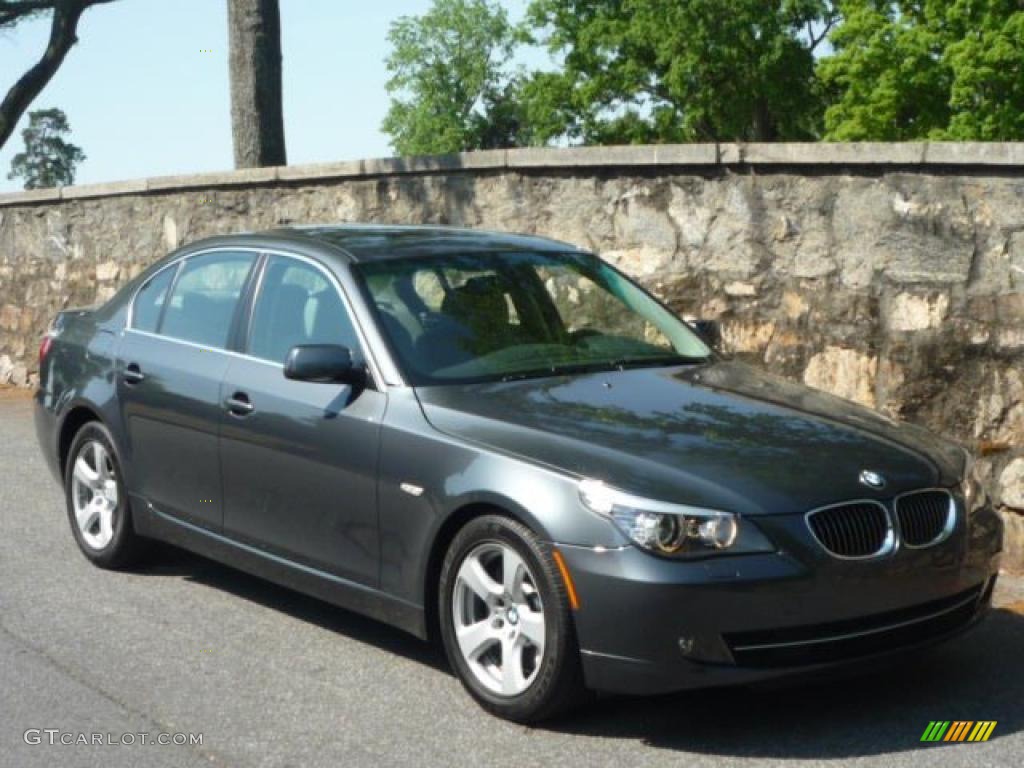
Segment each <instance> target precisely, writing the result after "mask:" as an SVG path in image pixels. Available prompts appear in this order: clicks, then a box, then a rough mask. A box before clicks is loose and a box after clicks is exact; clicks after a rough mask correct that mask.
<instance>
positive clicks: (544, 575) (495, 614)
mask: <svg viewBox="0 0 1024 768" xmlns="http://www.w3.org/2000/svg"><path fill="white" fill-rule="evenodd" d="M438 599H439V611H438V615H439V618H440V624H441V635H442V638H443V641H444V646H445V651H446V653H447V655H448V659H449V661H450V663H451V665H452V668H453V669H454V670H455V671H456V673H457V674H458V676H459V679H460V680H461V681H462V684H463V685H464V686H465V687H466V689H467V690H468V691H469V692H470V693H471V694H472V695H473V697H474V698H475V699H476V700H477V701H479V702H480V703H481V704H482V705H483V706H484V707H485V708H486V709H488V710H490V711H491V712H493V713H494V714H496V715H498V716H500V717H504V718H506V719H509V720H514V721H517V722H522V723H528V722H536V721H539V720H543V719H545V718H548V717H552V716H553V715H556V714H559V713H561V712H564V711H566V710H567V709H569V708H571V707H572V706H573V705H575V704H577V703H578V702H579V701H580V700H581V699H582V698H583V695H584V689H583V684H582V674H581V671H580V660H579V650H578V648H577V645H576V637H575V633H574V628H573V623H572V615H571V613H570V607H569V601H568V597H567V595H566V590H565V585H564V583H563V582H562V579H561V576H560V575H559V573H558V570H557V567H556V565H555V563H554V561H553V560H552V558H551V555H550V554H549V553H548V552H547V551H546V549H545V547H544V545H543V544H542V542H541V541H540V540H539V539H538V538H537V536H536V535H535V534H534V533H533V532H532V531H531V530H530V529H529V528H527V527H526V526H523V525H521V524H519V523H517V522H515V521H514V520H510V519H508V518H505V517H500V516H497V515H486V516H483V517H478V518H475V519H473V520H471V521H470V522H469V523H468V524H467V525H466V526H465V527H464V528H463V529H462V530H461V531H459V533H458V534H457V535H456V537H455V539H454V541H453V542H452V544H451V547H450V548H449V550H448V554H447V556H446V557H445V560H444V564H443V566H442V568H441V579H440V590H439V596H438Z"/></svg>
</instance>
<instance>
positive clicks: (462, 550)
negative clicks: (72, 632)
mask: <svg viewBox="0 0 1024 768" xmlns="http://www.w3.org/2000/svg"><path fill="white" fill-rule="evenodd" d="M713 337H714V334H713V326H712V325H711V324H694V325H690V324H687V323H686V322H683V321H682V320H680V319H679V318H678V317H676V316H675V315H674V314H673V313H672V312H671V311H670V310H669V309H667V308H666V307H665V306H663V305H662V304H661V303H659V302H658V301H657V300H656V299H654V298H653V297H652V296H650V295H649V294H648V293H646V292H645V291H644V290H643V289H642V288H640V287H639V286H638V285H636V284H635V283H633V282H632V281H630V280H629V279H628V278H627V277H625V276H624V275H623V274H621V273H620V272H618V271H617V270H616V269H614V268H613V267H611V266H610V265H608V264H607V263H605V262H603V261H601V260H600V259H599V258H597V257H596V256H594V255H592V254H590V253H586V252H584V251H582V250H579V249H577V248H575V247H573V246H570V245H566V244H564V243H559V242H554V241H551V240H547V239H543V238H538V237H527V236H513V235H506V234H497V233H488V232H478V231H467V230H458V229H449V228H439V227H437V228H428V227H371V226H334V227H310V228H293V229H282V230H276V231H272V232H267V233H262V234H244V235H237V236H229V237H218V238H213V239H209V240H205V241H202V242H196V243H193V244H191V245H188V246H186V247H184V248H182V249H179V250H177V251H175V252H173V253H171V254H170V255H168V256H167V257H166V258H164V259H162V260H161V261H159V262H157V263H155V264H153V265H152V266H151V267H149V268H148V269H147V270H145V271H144V272H143V273H142V274H141V275H139V277H137V278H136V279H134V280H133V281H131V282H130V283H129V284H127V285H125V286H124V287H123V288H122V289H121V290H120V291H119V292H118V293H117V294H116V295H115V296H114V297H113V298H112V299H111V300H110V301H108V302H107V303H105V304H103V305H102V306H99V307H95V308H89V309H79V310H67V311H64V312H61V313H60V314H59V315H58V316H57V317H56V318H55V319H54V321H53V324H52V326H51V328H50V330H49V332H48V333H47V334H46V336H45V338H44V339H43V340H42V344H41V347H40V384H39V389H38V391H37V393H36V408H35V418H36V428H37V432H38V437H39V442H40V445H41V446H42V451H43V453H44V454H45V456H46V458H47V460H48V462H49V464H50V466H51V468H52V470H53V473H54V475H55V476H56V477H57V478H58V480H59V481H60V482H61V483H62V484H63V487H64V491H65V495H66V500H67V515H68V520H69V522H70V527H71V532H72V534H73V535H74V537H75V540H76V542H77V544H78V547H79V548H80V549H81V551H82V553H83V554H84V555H85V556H86V557H87V558H89V559H90V560H91V561H92V562H94V563H95V564H96V565H98V566H101V567H104V568H118V567H123V566H125V565H127V564H129V563H133V562H138V561H139V560H140V559H143V558H145V553H146V546H147V544H148V543H149V542H150V541H152V540H162V541H165V542H170V543H172V544H174V545H177V546H180V547H184V548H186V549H189V550H192V551H194V552H197V553H200V554H202V555H205V556H208V557H211V558H215V559H217V560H220V561H223V562H225V563H227V564H229V565H231V566H234V567H237V568H240V569H243V570H245V571H249V572H251V573H253V574H256V575H259V576H262V577H264V578H267V579H270V580H272V581H275V582H278V583H281V584H284V585H287V586H289V587H292V588H294V589H296V590H300V591H302V592H305V593H308V594H310V595H314V596H316V597H319V598H321V599H323V600H326V601H329V602H331V603H333V604H335V605H338V606H340V607H342V608H346V609H349V610H353V611H358V612H360V613H364V614H367V615H369V616H372V617H375V618H377V619H379V620H381V621H384V622H388V623H389V624H393V625H395V626H397V627H400V628H402V629H404V630H406V631H408V632H411V633H413V634H415V635H417V636H419V637H422V638H425V639H426V638H436V639H438V640H439V641H440V642H441V643H443V645H444V648H445V651H446V653H447V655H448V658H449V660H450V662H451V666H452V669H453V670H454V671H455V673H456V674H457V675H458V677H459V678H460V679H461V681H462V683H463V684H464V685H465V687H466V689H467V690H468V691H469V693H470V694H472V696H474V697H475V698H476V699H477V700H478V701H479V702H480V703H481V704H482V705H483V706H484V707H486V708H487V709H489V710H490V711H492V712H494V713H496V714H498V715H500V716H503V717H506V718H510V719H513V720H516V721H520V722H532V721H537V720H541V719H543V718H546V717H550V716H553V715H555V714H557V713H560V712H563V711H565V710H567V709H569V708H570V707H572V706H574V705H575V704H577V703H579V702H581V701H582V700H584V699H585V698H586V696H587V694H588V692H589V691H609V692H627V693H655V692H665V691H674V690H680V689H685V688H694V687H704V686H717V685H724V684H738V683H750V682H756V681H759V680H764V679H768V678H773V677H778V676H792V675H804V674H819V673H831V672H832V671H833V669H834V668H844V669H847V670H848V669H851V668H860V667H861V666H866V667H869V668H870V667H874V666H876V665H878V664H881V663H883V662H886V661H888V660H891V659H894V658H897V657H898V656H899V655H900V654H903V655H905V654H906V653H907V652H908V651H915V650H916V649H919V648H921V647H923V646H926V645H929V644H932V643H935V642H937V641H940V640H944V639H947V638H949V637H952V636H954V635H956V634H957V633H959V632H961V631H962V630H964V629H966V628H968V627H970V626H971V625H973V624H974V623H975V622H976V621H977V620H978V619H979V618H980V617H981V616H982V615H983V614H984V613H985V611H986V609H987V608H988V606H989V603H990V598H991V594H992V589H993V586H994V582H995V579H996V573H997V570H998V558H999V553H1000V550H1001V545H1002V526H1001V522H1000V519H999V517H998V516H997V515H996V514H995V512H994V511H993V509H992V507H991V505H990V503H989V502H988V500H987V499H986V498H985V496H984V494H983V492H982V491H981V489H980V487H979V486H978V485H977V484H976V483H975V481H974V480H973V478H972V468H971V459H970V457H969V455H968V454H967V453H966V451H964V450H963V449H962V448H960V447H959V446H957V445H955V444H953V443H950V442H948V441H946V440H943V439H941V438H939V437H936V436H935V435H932V434H930V433H928V432H927V431H925V430H923V429H920V428H917V427H914V426H911V425H909V424H902V423H898V422H896V421H893V420H891V419H888V418H886V417H884V416H882V415H880V414H877V413H875V412H873V411H870V410H867V409H864V408H861V407H858V406H855V405H853V404H851V403H849V402H846V401H844V400H840V399H837V398H835V397H831V396H828V395H825V394H823V393H820V392H816V391H814V390H811V389H808V388H806V387H802V386H798V385H795V384H792V383H789V382H787V381H785V380H782V379H779V378H776V377H774V376H770V375H768V374H765V373H763V372H760V371H758V370H755V369H753V368H750V367H747V366H745V365H742V364H739V363H737V362H734V361H730V360H728V359H725V358H723V357H722V356H720V355H719V354H717V353H716V352H715V351H714V349H713V347H714V346H715V342H714V338H713Z"/></svg>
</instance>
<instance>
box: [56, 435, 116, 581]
mask: <svg viewBox="0 0 1024 768" xmlns="http://www.w3.org/2000/svg"><path fill="white" fill-rule="evenodd" d="M91 441H98V442H100V443H102V444H103V447H104V448H106V449H107V453H108V454H109V455H110V460H111V461H112V462H113V464H114V475H115V480H116V482H117V509H116V510H115V512H114V520H113V526H112V527H113V531H114V535H113V536H112V537H111V539H110V541H109V542H108V543H107V545H106V546H105V547H103V549H95V548H93V547H91V546H89V545H88V544H87V543H86V542H85V539H84V538H83V537H82V532H81V531H80V530H79V529H78V521H77V519H76V517H75V506H74V500H73V494H74V490H73V483H74V466H75V462H76V461H77V460H78V455H79V453H80V452H81V450H82V446H83V445H85V444H86V443H87V442H91ZM64 502H65V505H66V507H67V514H68V522H69V523H70V524H71V533H72V534H73V535H74V537H75V542H76V543H77V544H78V548H79V549H80V550H81V551H82V554H83V555H85V556H86V557H87V558H89V560H91V561H92V562H93V563H95V564H96V565H99V566H103V567H112V566H114V565H115V564H116V562H117V560H118V559H119V555H120V554H121V552H122V551H123V550H124V549H125V546H126V540H127V539H128V538H129V537H130V536H131V534H132V532H131V530H130V529H131V516H130V513H129V505H128V493H127V491H126V489H125V482H124V472H123V470H122V468H121V458H120V454H119V453H118V451H117V446H116V445H114V439H113V437H112V436H111V434H110V431H109V430H108V429H107V428H106V427H105V426H103V425H102V424H100V423H99V422H98V421H92V422H89V423H88V424H86V425H85V426H83V427H82V428H81V429H80V430H78V432H77V433H76V434H75V438H74V440H72V441H71V448H70V450H69V451H68V461H67V466H66V467H65V469H64Z"/></svg>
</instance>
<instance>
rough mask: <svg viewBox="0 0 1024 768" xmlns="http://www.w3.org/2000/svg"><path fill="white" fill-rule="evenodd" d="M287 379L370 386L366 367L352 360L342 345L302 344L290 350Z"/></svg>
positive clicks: (350, 353)
mask: <svg viewBox="0 0 1024 768" xmlns="http://www.w3.org/2000/svg"><path fill="white" fill-rule="evenodd" d="M284 377H285V378H286V379H295V380H296V381H314V382H320V383H338V384H349V385H351V386H353V387H358V386H362V385H363V384H365V383H366V368H365V367H364V366H363V365H362V364H360V363H356V362H355V361H353V360H352V352H351V351H350V350H349V348H348V347H342V346H340V345H338V344H299V345H298V346H295V347H292V348H291V349H290V350H289V351H288V357H287V358H286V359H285V362H284Z"/></svg>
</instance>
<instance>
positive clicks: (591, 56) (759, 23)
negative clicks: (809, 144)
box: [526, 0, 837, 143]
mask: <svg viewBox="0 0 1024 768" xmlns="http://www.w3.org/2000/svg"><path fill="white" fill-rule="evenodd" d="M528 15H529V19H530V22H531V24H532V26H533V27H534V28H535V29H536V30H538V35H537V38H538V40H539V41H541V42H545V43H546V44H547V45H548V47H549V49H550V50H551V51H552V52H553V53H555V54H558V55H560V56H561V57H562V59H563V61H564V66H563V68H562V70H561V71H560V72H547V73H540V74H538V75H536V76H535V77H534V79H533V80H532V82H531V83H530V84H529V86H528V87H527V89H526V92H527V97H528V99H529V101H530V104H529V105H528V106H527V112H528V113H529V114H530V116H531V122H532V124H533V127H534V129H535V131H536V132H537V134H538V135H539V136H540V138H542V139H551V138H556V137H566V138H569V139H575V140H582V141H583V142H584V143H642V142H671V141H729V140H755V141H773V140H792V139H811V138H814V137H815V136H816V135H817V133H818V131H819V127H820V119H821V113H822V109H823V104H822V101H821V98H820V96H821V94H820V92H819V89H818V86H817V82H816V80H815V74H814V51H815V49H816V47H817V46H818V45H819V44H820V43H821V42H822V40H823V38H824V37H825V34H826V33H827V31H828V30H829V29H830V28H831V26H832V25H833V24H834V23H835V22H836V20H837V16H836V12H835V9H834V7H833V4H832V3H831V2H828V1H827V0H730V2H722V0H533V2H532V3H531V5H530V9H529V14H528Z"/></svg>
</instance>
